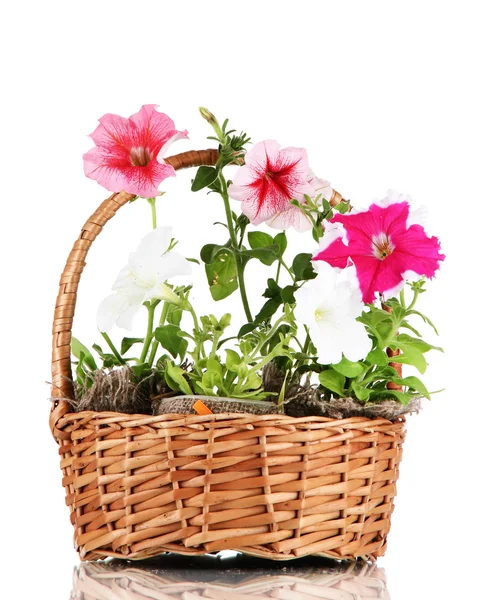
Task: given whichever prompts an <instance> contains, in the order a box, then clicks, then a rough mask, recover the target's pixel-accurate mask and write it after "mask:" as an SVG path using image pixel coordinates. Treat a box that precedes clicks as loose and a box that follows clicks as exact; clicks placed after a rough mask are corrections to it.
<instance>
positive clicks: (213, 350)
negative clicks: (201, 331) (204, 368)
mask: <svg viewBox="0 0 482 600" xmlns="http://www.w3.org/2000/svg"><path fill="white" fill-rule="evenodd" d="M220 337H221V332H220V331H216V332H215V333H214V335H213V345H212V348H211V352H210V353H209V358H216V352H217V350H218V343H219V338H220Z"/></svg>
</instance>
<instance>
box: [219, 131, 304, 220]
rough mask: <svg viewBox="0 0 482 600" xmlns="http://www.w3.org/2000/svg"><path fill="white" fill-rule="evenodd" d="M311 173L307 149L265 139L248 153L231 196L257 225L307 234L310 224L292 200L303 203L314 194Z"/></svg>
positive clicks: (236, 178) (234, 183)
mask: <svg viewBox="0 0 482 600" xmlns="http://www.w3.org/2000/svg"><path fill="white" fill-rule="evenodd" d="M310 174H312V171H311V169H310V168H309V166H308V156H307V153H306V150H305V149H303V148H283V149H281V147H280V145H279V144H278V142H276V141H274V140H266V141H264V142H260V143H258V144H255V145H254V146H253V147H252V148H251V150H250V151H249V152H247V154H246V156H245V165H244V166H242V167H240V168H239V169H238V172H237V173H236V175H235V176H234V179H233V183H232V184H231V185H230V186H229V189H228V193H229V195H230V196H231V198H233V199H234V200H240V201H241V202H242V207H241V208H242V211H243V213H244V214H245V215H246V216H247V217H248V218H249V220H250V221H251V223H253V224H254V225H259V224H260V223H264V222H266V223H267V224H268V225H269V226H270V227H273V228H275V229H288V228H289V227H294V229H296V231H306V230H308V229H310V228H311V223H310V221H309V220H308V219H307V217H306V216H305V214H304V213H303V211H301V210H300V209H299V208H297V207H296V206H293V205H292V204H290V200H293V199H294V200H299V201H300V202H302V203H303V202H305V198H304V195H305V194H306V195H308V196H314V195H315V190H314V186H313V184H311V183H310V182H309V181H308V179H309V177H310Z"/></svg>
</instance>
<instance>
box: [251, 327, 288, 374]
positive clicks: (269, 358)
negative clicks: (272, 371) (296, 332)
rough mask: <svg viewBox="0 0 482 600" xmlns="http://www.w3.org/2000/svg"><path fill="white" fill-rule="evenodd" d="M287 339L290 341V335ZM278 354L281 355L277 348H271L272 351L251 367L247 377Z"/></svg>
mask: <svg viewBox="0 0 482 600" xmlns="http://www.w3.org/2000/svg"><path fill="white" fill-rule="evenodd" d="M286 341H287V342H289V337H288V338H286ZM276 356H279V354H278V352H277V350H276V348H273V350H271V352H270V353H269V354H267V355H266V356H264V357H263V358H262V359H261V360H260V361H259V362H258V363H257V364H256V365H254V367H252V368H251V369H249V371H248V373H247V375H246V378H245V379H247V378H248V377H249V376H250V375H252V374H253V373H257V372H258V371H259V370H260V369H262V368H263V367H264V366H265V365H267V364H268V363H269V362H270V361H271V360H273V358H275V357H276Z"/></svg>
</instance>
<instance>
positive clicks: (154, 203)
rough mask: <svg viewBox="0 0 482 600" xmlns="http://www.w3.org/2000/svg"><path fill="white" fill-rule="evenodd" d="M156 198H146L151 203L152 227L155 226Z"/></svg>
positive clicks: (154, 227)
mask: <svg viewBox="0 0 482 600" xmlns="http://www.w3.org/2000/svg"><path fill="white" fill-rule="evenodd" d="M156 200H157V198H147V201H148V202H149V204H150V205H151V216H152V229H156V227H157V211H156Z"/></svg>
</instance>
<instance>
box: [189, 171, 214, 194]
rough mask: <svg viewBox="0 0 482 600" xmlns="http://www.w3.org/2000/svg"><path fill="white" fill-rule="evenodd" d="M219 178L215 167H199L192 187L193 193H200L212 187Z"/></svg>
mask: <svg viewBox="0 0 482 600" xmlns="http://www.w3.org/2000/svg"><path fill="white" fill-rule="evenodd" d="M217 178H218V171H217V170H216V169H215V168H214V167H199V169H198V170H197V173H196V176H195V177H194V180H193V182H192V185H191V191H193V192H198V191H199V190H202V189H203V188H205V187H208V186H210V185H212V184H213V183H214V182H215V181H216V179H217Z"/></svg>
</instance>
